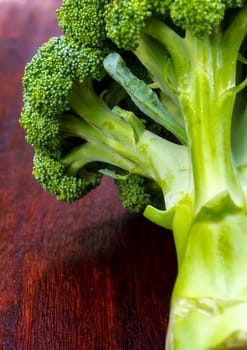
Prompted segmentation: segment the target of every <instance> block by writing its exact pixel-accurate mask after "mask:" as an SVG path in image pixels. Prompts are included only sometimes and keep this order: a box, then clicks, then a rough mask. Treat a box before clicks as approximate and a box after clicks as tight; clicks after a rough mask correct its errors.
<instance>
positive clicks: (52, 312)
mask: <svg viewBox="0 0 247 350" xmlns="http://www.w3.org/2000/svg"><path fill="white" fill-rule="evenodd" d="M60 3H61V2H60V1H58V0H42V1H38V0H16V1H11V0H10V1H6V0H1V1H0V349H3V350H16V349H18V350H65V349H66V350H67V349H69V350H70V349H71V350H77V349H80V350H83V349H85V350H161V349H164V342H165V333H166V327H167V317H168V311H169V298H170V294H171V290H172V286H173V283H174V278H175V274H176V257H175V250H174V244H173V239H172V235H171V234H170V232H166V231H165V230H163V229H161V228H159V227H157V226H155V225H153V224H151V223H149V222H148V221H147V220H145V219H144V218H143V217H142V216H137V215H134V214H132V213H129V212H128V211H126V210H124V209H123V208H122V207H121V205H120V203H119V200H118V195H117V192H116V188H115V187H114V184H113V183H112V181H111V180H109V179H104V180H103V182H102V184H101V186H99V187H98V188H97V189H95V190H94V191H93V192H91V193H90V194H88V195H87V196H86V197H85V198H83V199H81V200H80V201H78V202H76V203H74V204H72V205H69V204H65V203H61V202H58V201H57V200H56V199H54V198H53V197H51V196H50V195H49V194H47V193H45V192H44V191H43V190H42V189H41V187H40V186H39V184H38V183H37V182H36V181H35V180H34V179H33V177H32V174H31V171H32V154H33V153H32V148H31V147H30V146H29V145H28V144H27V143H26V142H25V139H24V132H23V130H22V128H21V127H20V126H19V123H18V118H19V114H20V110H21V107H22V86H21V77H22V74H23V68H24V66H25V64H26V62H27V61H28V60H30V58H31V57H32V55H33V54H34V53H35V51H36V49H37V47H38V46H39V45H40V43H42V42H44V41H45V40H47V39H48V37H50V36H52V35H59V29H58V27H57V23H56V17H55V9H56V8H57V7H59V6H60Z"/></svg>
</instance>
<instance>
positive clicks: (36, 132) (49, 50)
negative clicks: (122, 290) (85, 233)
mask: <svg viewBox="0 0 247 350" xmlns="http://www.w3.org/2000/svg"><path fill="white" fill-rule="evenodd" d="M57 16H58V23H59V25H60V27H61V29H62V31H63V33H64V36H61V37H56V38H51V39H50V40H49V41H48V42H47V43H45V44H43V45H42V46H41V47H40V48H39V49H38V51H37V53H36V54H35V56H34V57H33V59H32V60H31V62H30V63H28V64H27V66H26V69H25V73H24V78H23V86H24V106H23V110H22V113H21V118H20V123H21V125H22V126H23V128H24V129H25V131H26V139H27V141H28V142H29V143H30V144H31V145H32V146H33V148H34V151H35V154H34V168H33V174H34V176H35V178H36V179H37V180H38V181H39V182H40V183H41V185H42V186H43V187H44V189H46V190H47V191H48V192H50V193H51V194H52V195H55V196H56V197H57V198H58V199H59V200H63V201H67V202H72V201H74V200H77V199H79V198H81V197H82V196H83V195H85V194H86V193H87V192H89V191H90V190H91V189H93V188H95V187H96V186H97V185H98V184H99V183H100V181H101V177H102V176H103V175H106V176H110V177H112V178H113V179H114V181H115V183H116V185H117V186H118V189H119V195H120V198H121V200H122V203H123V205H124V206H125V207H126V208H129V209H130V210H133V211H135V212H142V213H143V214H144V216H146V217H147V218H148V219H149V220H151V221H153V222H154V223H156V224H158V225H160V226H162V227H165V228H168V229H170V230H172V231H173V235H174V240H175V244H176V251H177V258H178V276H177V279H176V283H175V286H174V290H173V294H172V299H171V310H170V320H169V326H168V333H167V341H166V349H167V350H187V349H188V350H220V349H247V151H246V150H247V58H246V55H247V1H244V0H242V1H241V0H232V1H230V0H218V1H211V0H205V1H202V0H190V1H187V0H174V1H171V0H163V1H162V0H153V1H151V0H128V1H127V0H104V1H99V0H98V1H97V0H94V1H89V0H84V1H83V0H77V1H75V0H64V1H63V4H62V6H61V8H60V9H58V11H57Z"/></svg>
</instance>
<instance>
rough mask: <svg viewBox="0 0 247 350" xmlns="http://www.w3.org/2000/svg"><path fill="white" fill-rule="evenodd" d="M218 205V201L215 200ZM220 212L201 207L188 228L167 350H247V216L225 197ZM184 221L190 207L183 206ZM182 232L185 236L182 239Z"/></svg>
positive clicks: (180, 227)
mask: <svg viewBox="0 0 247 350" xmlns="http://www.w3.org/2000/svg"><path fill="white" fill-rule="evenodd" d="M219 202H220V203H222V198H221V199H220V198H219ZM224 202H225V203H224V205H223V206H222V205H221V206H219V207H220V209H219V211H216V210H215V208H212V210H211V211H210V210H209V208H206V207H204V208H203V209H202V211H201V215H199V216H197V218H195V219H192V221H191V220H189V221H190V222H188V225H185V227H184V222H183V221H180V220H178V218H177V220H176V224H175V225H174V235H175V237H176V236H180V237H181V236H184V237H186V245H185V247H184V248H183V255H180V261H179V270H178V276H177V280H176V283H175V287H174V290H173V294H172V300H171V311H170V321H169V327H168V334H167V344H166V350H174V349H176V350H184V349H190V350H209V349H212V350H213V349H214V350H226V349H246V348H247V265H246V256H247V235H246V227H247V215H246V207H245V208H243V209H239V208H237V207H236V206H235V205H234V204H233V202H232V201H231V200H230V198H229V197H228V196H226V197H225V198H224ZM179 210H180V211H182V212H180V213H177V214H176V215H178V216H179V217H180V219H181V217H182V216H186V218H191V216H190V215H189V216H188V212H189V210H188V208H184V207H183V206H181V207H180V208H179ZM184 231H186V232H187V233H186V234H185V232H184Z"/></svg>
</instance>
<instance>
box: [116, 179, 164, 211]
mask: <svg viewBox="0 0 247 350" xmlns="http://www.w3.org/2000/svg"><path fill="white" fill-rule="evenodd" d="M116 183H117V186H118V190H119V196H120V200H121V203H122V204H123V206H124V207H125V208H127V209H130V210H131V211H133V212H136V213H142V212H144V210H145V208H146V207H147V206H148V205H153V206H154V207H157V208H160V209H164V199H163V194H162V191H161V189H160V188H159V187H158V186H157V183H156V182H154V181H153V180H150V179H148V178H145V177H143V176H140V175H130V176H128V177H127V178H126V179H125V180H122V179H120V180H117V181H116Z"/></svg>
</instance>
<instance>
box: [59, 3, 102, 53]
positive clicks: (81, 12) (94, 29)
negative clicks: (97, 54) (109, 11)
mask: <svg viewBox="0 0 247 350" xmlns="http://www.w3.org/2000/svg"><path fill="white" fill-rule="evenodd" d="M107 2H108V1H107V0H64V1H63V3H62V6H61V7H60V8H59V9H58V10H57V16H58V23H59V25H60V27H61V29H62V31H63V33H64V34H66V36H67V37H68V38H69V39H70V40H72V41H75V42H77V44H80V45H82V46H87V47H95V48H99V47H103V46H104V45H105V44H106V39H107V38H106V31H105V17H104V5H105V4H106V3H107Z"/></svg>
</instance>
